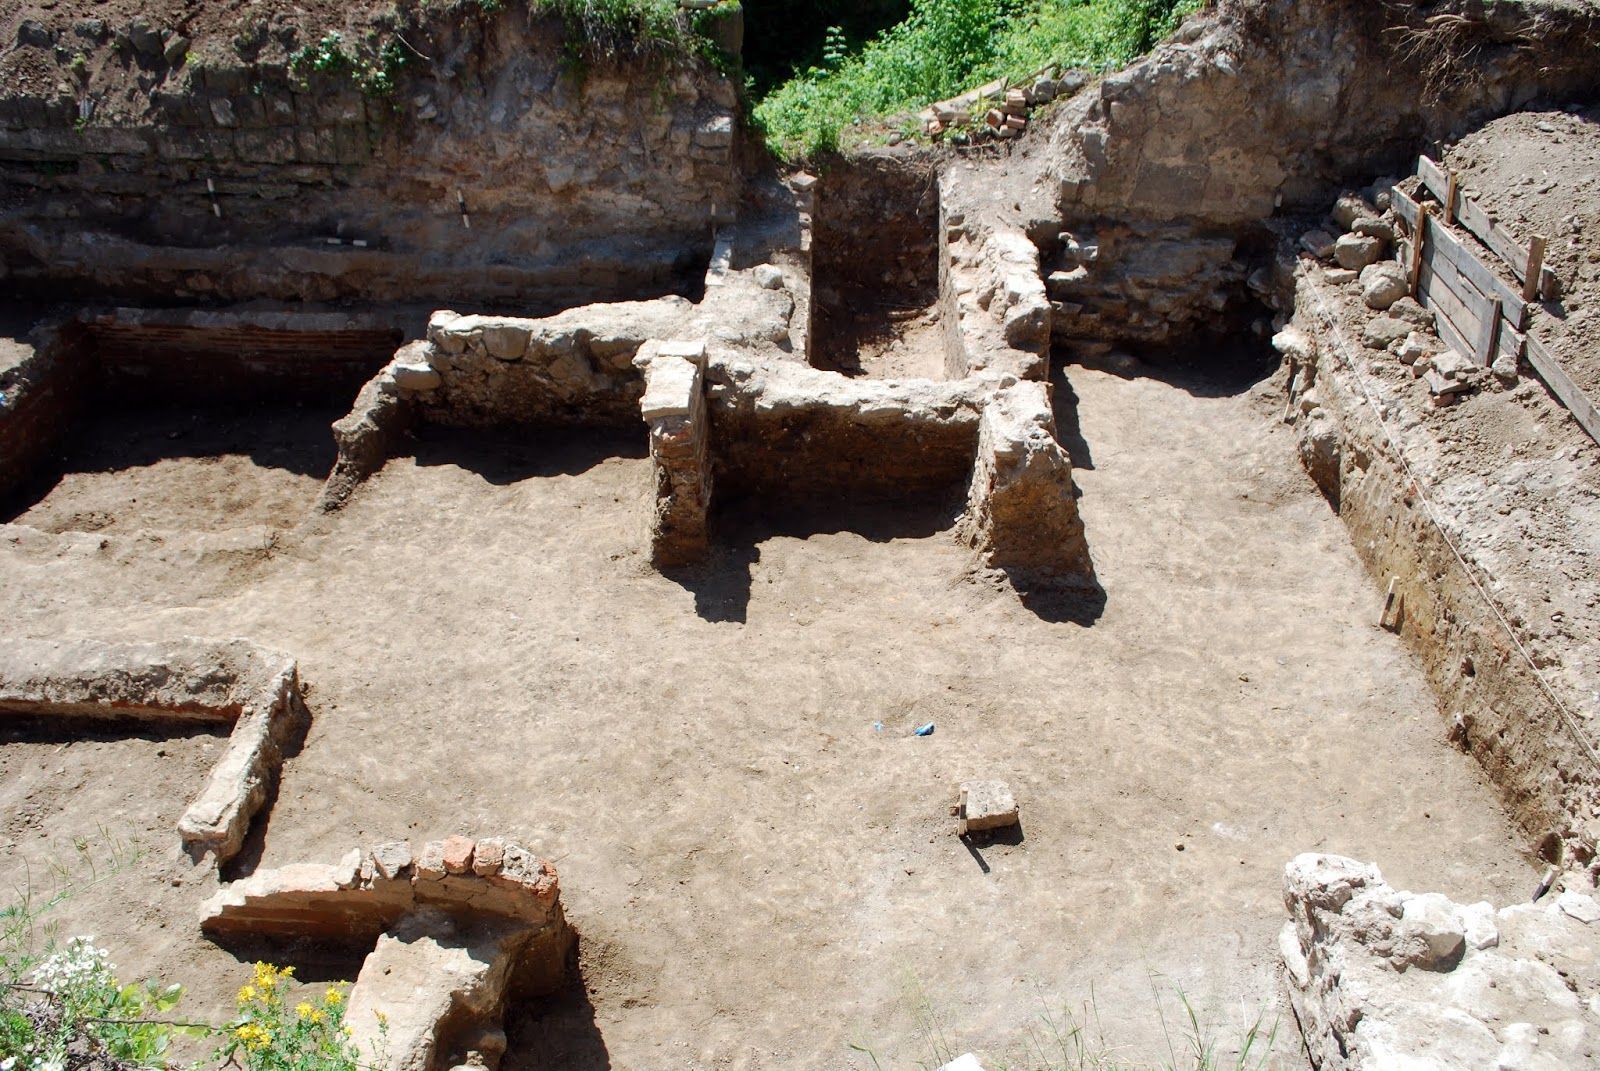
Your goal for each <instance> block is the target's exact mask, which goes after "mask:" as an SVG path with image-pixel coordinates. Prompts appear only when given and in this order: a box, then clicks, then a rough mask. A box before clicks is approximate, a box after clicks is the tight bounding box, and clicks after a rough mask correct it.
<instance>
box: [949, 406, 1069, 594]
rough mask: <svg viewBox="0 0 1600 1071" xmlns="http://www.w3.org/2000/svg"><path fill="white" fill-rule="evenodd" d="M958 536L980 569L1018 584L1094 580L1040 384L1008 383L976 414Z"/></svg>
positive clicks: (1052, 419)
mask: <svg viewBox="0 0 1600 1071" xmlns="http://www.w3.org/2000/svg"><path fill="white" fill-rule="evenodd" d="M958 530H959V532H960V534H961V537H962V538H963V540H965V542H966V543H967V544H968V545H969V546H971V547H972V548H973V549H974V550H976V551H977V552H978V553H979V556H980V557H981V559H982V560H983V563H984V564H985V565H987V566H989V567H990V568H994V569H1001V570H1004V571H1005V572H1006V573H1007V574H1008V575H1009V576H1012V577H1013V578H1015V579H1018V580H1021V581H1023V582H1024V583H1029V582H1041V581H1042V582H1067V583H1079V584H1087V583H1090V582H1092V581H1093V579H1094V565H1093V563H1092V562H1091V561H1090V559H1089V547H1088V544H1087V543H1086V542H1085V540H1084V534H1083V521H1082V520H1081V519H1080V518H1079V516H1078V499H1077V488H1076V487H1075V486H1074V485H1073V482H1072V462H1071V460H1070V459H1068V457H1067V454H1066V451H1065V450H1063V449H1062V448H1061V444H1060V443H1058V442H1057V441H1056V436H1055V416H1054V414H1053V413H1052V412H1051V409H1050V392H1049V387H1048V385H1047V384H1044V383H1036V382H1023V383H1016V384H1013V385H1011V386H1009V387H1005V388H1003V389H1002V390H999V391H996V392H995V394H994V396H993V397H991V398H990V399H989V401H988V404H986V405H985V406H984V407H983V418H982V420H981V421H980V423H979V430H978V454H977V458H976V460H975V461H974V463H973V466H972V480H971V483H970V484H969V485H968V489H967V510H966V513H965V514H963V515H962V518H961V522H960V526H959V529H958Z"/></svg>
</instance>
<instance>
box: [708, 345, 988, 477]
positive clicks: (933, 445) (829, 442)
mask: <svg viewBox="0 0 1600 1071" xmlns="http://www.w3.org/2000/svg"><path fill="white" fill-rule="evenodd" d="M706 383H707V391H708V398H709V405H710V413H711V434H712V439H713V451H712V456H713V466H712V467H713V470H714V472H715V479H716V484H717V490H718V495H719V496H720V497H723V498H728V499H731V498H737V497H745V496H749V497H752V498H756V499H759V500H761V501H764V502H769V503H786V504H803V505H816V504H826V503H830V502H833V503H836V502H838V501H841V500H845V499H850V498H869V499H906V498H925V496H927V495H930V494H932V495H937V494H941V493H950V492H952V491H953V490H954V489H955V488H956V487H958V486H960V485H961V484H963V483H964V482H965V480H966V479H967V476H968V475H969V473H970V472H971V469H972V459H973V457H974V456H975V454H976V452H977V437H978V417H979V414H980V413H981V411H982V409H983V404H984V399H985V397H986V395H987V394H988V391H989V389H990V387H988V386H986V385H985V384H982V383H980V382H978V381H976V380H972V379H967V380H961V381H950V382H945V381H933V380H868V379H850V378H847V377H845V376H843V375H840V374H839V373H837V372H825V371H821V370H818V369H813V368H808V367H806V366H804V365H801V364H799V363H798V362H793V361H756V360H750V359H749V358H748V357H745V356H743V355H740V354H737V353H734V354H729V353H727V352H723V351H718V350H717V349H715V348H714V349H713V350H712V352H711V356H710V358H709V360H708V361H707V365H706Z"/></svg>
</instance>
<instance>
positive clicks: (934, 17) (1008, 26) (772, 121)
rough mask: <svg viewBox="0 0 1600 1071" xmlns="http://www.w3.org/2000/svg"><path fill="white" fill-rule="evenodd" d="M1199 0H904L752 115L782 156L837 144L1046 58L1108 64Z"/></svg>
mask: <svg viewBox="0 0 1600 1071" xmlns="http://www.w3.org/2000/svg"><path fill="white" fill-rule="evenodd" d="M1200 6H1201V0H913V2H912V9H911V14H910V16H909V17H908V18H907V19H906V20H905V21H904V22H901V23H899V24H898V25H896V26H893V27H890V28H889V29H888V30H885V31H884V32H883V33H881V34H879V35H878V36H877V37H875V38H873V39H872V40H871V41H869V42H868V43H867V44H866V45H865V46H864V47H863V48H862V49H861V50H860V51H858V52H856V53H855V54H853V55H848V56H839V55H838V54H837V53H836V52H835V53H831V54H829V55H828V56H827V57H826V58H824V60H823V66H820V67H812V68H810V69H809V70H807V71H805V72H804V73H802V74H799V75H797V76H795V77H794V78H792V79H790V80H789V81H788V82H785V83H784V84H783V85H781V86H779V87H778V88H777V89H775V90H774V91H773V92H772V93H770V94H769V95H768V96H767V97H766V98H765V99H764V100H762V101H761V103H760V104H759V105H758V106H757V107H756V109H755V115H754V117H755V121H756V123H757V125H758V126H759V127H760V128H761V129H762V130H763V131H764V133H765V135H766V138H767V144H768V146H769V147H770V148H771V149H772V151H773V152H774V153H775V154H777V155H779V156H781V157H787V158H794V157H805V156H813V155H816V154H817V153H820V152H826V151H830V150H835V149H837V148H839V146H840V145H841V143H843V142H844V141H846V140H847V139H848V135H849V131H850V129H851V128H852V127H855V126H858V125H861V124H863V123H867V122H870V121H873V120H882V119H885V118H887V117H889V116H892V115H894V114H896V113H899V112H905V111H911V110H916V109H919V108H921V107H923V106H925V105H927V104H929V103H931V102H933V101H936V100H941V99H943V98H945V97H951V96H955V95H956V94H958V93H961V92H964V91H965V90H968V89H971V88H973V87H974V86H977V85H980V84H982V83H984V82H987V81H991V80H993V79H996V78H1000V77H1021V76H1023V75H1026V74H1029V73H1031V72H1033V71H1036V70H1038V69H1040V68H1041V67H1044V66H1046V65H1048V64H1052V63H1058V64H1061V65H1063V66H1067V67H1087V68H1092V69H1109V68H1115V67H1120V66H1122V65H1124V64H1126V63H1128V62H1130V61H1131V60H1133V59H1135V58H1136V57H1138V56H1140V55H1142V54H1144V53H1145V52H1148V51H1149V50H1150V48H1151V47H1152V46H1153V45H1154V44H1155V43H1156V42H1158V41H1160V40H1161V39H1162V38H1164V37H1166V36H1167V35H1168V34H1170V33H1171V32H1172V31H1173V30H1174V29H1175V28H1176V27H1177V24H1178V23H1179V22H1180V21H1181V20H1182V19H1183V18H1184V16H1186V15H1188V14H1190V13H1192V12H1194V11H1197V10H1199V8H1200Z"/></svg>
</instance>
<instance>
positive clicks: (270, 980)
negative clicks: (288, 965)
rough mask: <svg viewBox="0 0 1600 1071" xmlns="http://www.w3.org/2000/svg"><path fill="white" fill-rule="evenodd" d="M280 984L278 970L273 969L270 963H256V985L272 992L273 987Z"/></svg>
mask: <svg viewBox="0 0 1600 1071" xmlns="http://www.w3.org/2000/svg"><path fill="white" fill-rule="evenodd" d="M277 984H278V972H277V971H275V970H273V968H272V964H270V963H257V964H256V986H257V987H258V988H260V989H262V990H265V991H266V992H269V993H270V992H271V991H272V987H273V986H275V985H277Z"/></svg>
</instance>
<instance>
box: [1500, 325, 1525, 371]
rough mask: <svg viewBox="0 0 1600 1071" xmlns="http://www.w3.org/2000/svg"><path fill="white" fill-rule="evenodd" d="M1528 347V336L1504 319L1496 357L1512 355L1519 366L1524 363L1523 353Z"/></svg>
mask: <svg viewBox="0 0 1600 1071" xmlns="http://www.w3.org/2000/svg"><path fill="white" fill-rule="evenodd" d="M1526 349H1527V336H1526V335H1523V334H1521V333H1520V332H1518V331H1516V330H1515V329H1513V328H1512V326H1511V325H1510V324H1508V323H1505V322H1504V321H1502V322H1501V324H1500V338H1499V340H1498V341H1497V342H1496V344H1495V356H1496V357H1510V358H1511V359H1512V360H1513V361H1515V362H1516V363H1517V365H1518V367H1521V365H1522V358H1523V354H1524V353H1525V352H1526Z"/></svg>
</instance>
